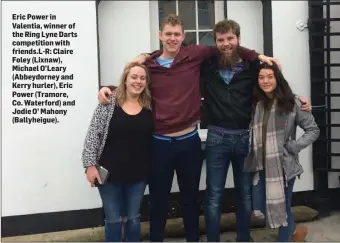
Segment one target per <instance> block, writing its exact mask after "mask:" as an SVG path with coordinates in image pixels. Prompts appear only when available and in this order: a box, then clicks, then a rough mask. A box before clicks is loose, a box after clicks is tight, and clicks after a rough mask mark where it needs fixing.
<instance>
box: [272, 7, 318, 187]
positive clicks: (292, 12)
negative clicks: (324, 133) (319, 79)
mask: <svg viewBox="0 0 340 243" xmlns="http://www.w3.org/2000/svg"><path fill="white" fill-rule="evenodd" d="M272 11H273V15H272V18H273V52H274V56H275V57H276V58H278V59H279V61H280V62H281V65H282V68H283V73H284V75H285V77H286V79H287V81H288V82H289V84H290V85H291V87H292V89H293V91H294V92H295V93H296V94H298V95H301V96H304V97H307V98H308V99H309V100H311V96H310V72H309V67H310V61H309V44H308V38H309V37H308V30H307V29H305V30H304V31H300V30H298V29H297V28H296V23H297V22H298V21H300V20H302V21H307V20H308V2H307V1H272ZM287 16H289V18H287ZM298 135H301V129H299V130H298ZM299 156H300V163H301V165H302V166H303V168H304V173H303V174H302V176H301V179H300V180H296V183H295V186H294V191H305V190H313V189H314V185H313V164H312V146H309V147H308V148H306V149H304V150H303V151H301V153H300V155H299Z"/></svg>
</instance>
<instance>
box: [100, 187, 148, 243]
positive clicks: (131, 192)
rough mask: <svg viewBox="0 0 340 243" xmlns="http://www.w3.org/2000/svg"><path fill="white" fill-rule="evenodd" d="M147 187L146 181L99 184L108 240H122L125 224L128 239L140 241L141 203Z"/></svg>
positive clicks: (106, 238) (106, 239)
mask: <svg viewBox="0 0 340 243" xmlns="http://www.w3.org/2000/svg"><path fill="white" fill-rule="evenodd" d="M145 187H146V182H145V181H140V182H137V183H134V184H126V183H107V184H104V185H99V186H98V190H99V194H100V197H101V199H102V201H103V207H104V213H105V241H106V242H120V241H122V229H123V225H124V226H125V227H124V232H125V237H126V241H130V242H131V241H132V242H137V241H140V205H141V201H142V198H143V195H144V191H145Z"/></svg>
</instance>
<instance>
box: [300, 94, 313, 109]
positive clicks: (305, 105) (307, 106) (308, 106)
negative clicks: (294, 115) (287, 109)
mask: <svg viewBox="0 0 340 243" xmlns="http://www.w3.org/2000/svg"><path fill="white" fill-rule="evenodd" d="M298 99H299V100H300V101H301V104H302V105H301V110H303V111H311V110H312V106H311V104H310V102H309V100H308V99H307V98H306V97H302V96H298Z"/></svg>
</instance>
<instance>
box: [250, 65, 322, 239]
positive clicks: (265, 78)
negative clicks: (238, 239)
mask: <svg viewBox="0 0 340 243" xmlns="http://www.w3.org/2000/svg"><path fill="white" fill-rule="evenodd" d="M301 105H302V104H301V102H300V100H299V99H298V98H297V97H296V96H295V95H294V94H293V92H292V90H291V88H290V86H289V84H288V82H287V81H286V79H285V78H284V76H283V75H282V73H281V71H280V70H279V68H278V67H277V66H276V65H275V64H274V65H273V66H269V65H267V64H263V65H262V66H260V69H259V74H258V82H257V84H256V86H255V102H254V114H253V119H252V122H251V133H250V134H251V138H250V142H251V143H250V144H251V146H250V151H249V154H248V157H247V158H246V160H245V168H244V170H245V172H250V173H254V174H253V175H254V176H253V178H252V179H253V185H254V186H253V188H252V189H253V193H252V194H253V210H254V215H255V216H261V217H262V216H265V219H266V221H267V225H268V226H269V227H270V228H279V235H278V241H279V242H288V241H304V239H305V237H306V234H307V228H306V227H305V226H303V225H299V226H295V223H294V217H293V214H292V210H291V201H292V194H293V187H294V182H295V179H296V177H299V176H300V175H301V174H302V173H303V168H302V166H301V164H300V163H299V159H298V155H299V153H300V151H301V150H303V149H304V148H306V147H308V146H309V145H311V144H312V143H313V142H314V141H315V140H316V139H317V138H318V136H319V133H320V130H319V128H318V125H317V124H316V123H315V120H314V117H313V115H312V113H311V112H310V111H303V110H302V109H301ZM298 126H299V127H300V128H302V129H303V130H304V134H303V135H302V136H300V137H299V138H296V129H297V127H298ZM246 178H248V177H246ZM250 178H251V177H250ZM248 194H249V193H248Z"/></svg>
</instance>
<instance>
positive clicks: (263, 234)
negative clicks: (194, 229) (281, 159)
mask: <svg viewBox="0 0 340 243" xmlns="http://www.w3.org/2000/svg"><path fill="white" fill-rule="evenodd" d="M304 225H306V226H307V227H308V229H309V233H308V235H307V239H306V241H309V242H323V241H328V242H339V241H340V212H334V213H332V214H331V215H330V216H329V217H326V218H323V219H320V220H315V221H311V222H306V223H304ZM235 236H236V234H235V232H228V233H222V234H221V241H222V242H235ZM252 237H253V239H254V241H257V242H263V241H269V242H271V241H275V240H276V237H277V233H276V231H275V230H268V229H254V230H253V231H252ZM103 240H104V235H103V228H102V227H99V228H91V229H80V230H70V231H62V232H53V233H46V234H36V235H26V236H17V237H6V238H2V239H1V241H4V242H13V241H21V242H23V241H26V242H27V241H35V242H39V241H40V242H42V241H67V242H90V241H92V242H98V241H103ZM166 241H167V242H174V241H185V240H184V239H183V238H167V239H166ZM201 241H206V237H205V236H202V237H201Z"/></svg>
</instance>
